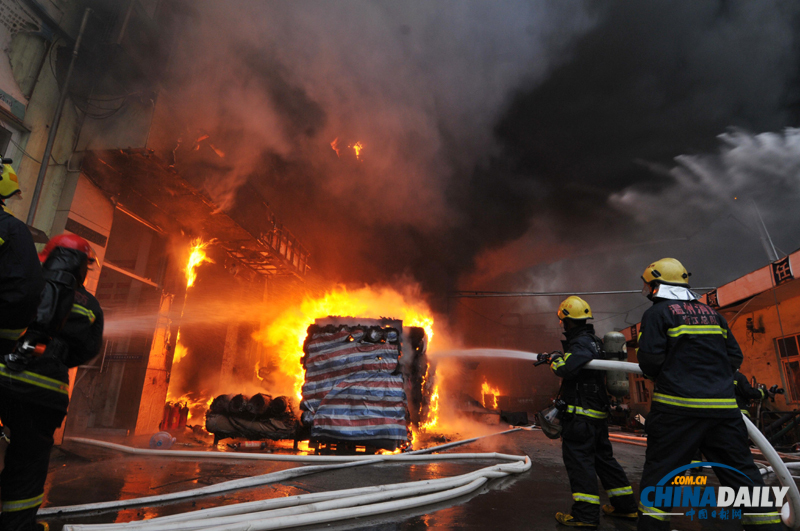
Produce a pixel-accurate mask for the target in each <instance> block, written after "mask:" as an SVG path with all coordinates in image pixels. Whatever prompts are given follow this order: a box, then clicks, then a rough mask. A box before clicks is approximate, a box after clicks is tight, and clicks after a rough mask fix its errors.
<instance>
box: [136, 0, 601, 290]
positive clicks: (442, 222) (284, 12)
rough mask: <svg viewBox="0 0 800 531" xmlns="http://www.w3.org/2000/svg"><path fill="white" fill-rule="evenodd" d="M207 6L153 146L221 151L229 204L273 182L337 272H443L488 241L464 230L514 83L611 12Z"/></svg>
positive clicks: (162, 110)
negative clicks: (475, 177)
mask: <svg viewBox="0 0 800 531" xmlns="http://www.w3.org/2000/svg"><path fill="white" fill-rule="evenodd" d="M191 6H192V7H193V9H194V12H193V14H192V16H190V17H189V19H188V22H187V24H186V27H185V29H184V31H183V32H182V33H181V34H180V36H179V42H178V47H177V51H176V53H175V56H174V57H173V60H172V67H171V72H172V75H171V79H170V80H169V82H168V90H166V91H164V93H163V94H162V96H161V98H162V99H161V101H159V114H160V116H159V117H158V118H157V122H158V125H159V127H158V128H157V129H158V131H157V132H154V135H153V136H152V139H153V141H152V145H153V146H154V147H156V149H157V150H159V151H160V154H161V155H162V156H164V157H165V158H166V159H167V160H172V158H173V157H174V158H175V159H177V161H176V162H177V164H180V162H181V161H180V158H181V156H182V153H181V152H180V151H178V150H175V148H176V145H177V144H178V143H179V142H180V143H181V145H182V146H183V147H185V148H188V149H187V151H189V150H195V149H196V150H199V151H200V152H201V153H206V154H207V157H208V158H207V164H206V167H205V168H204V169H201V170H199V171H203V172H205V175H204V177H205V184H206V188H207V189H208V191H209V193H210V194H211V195H212V196H214V198H215V199H216V200H217V201H218V202H219V203H220V204H221V205H222V207H223V208H224V209H228V210H230V209H235V208H237V200H238V199H237V195H236V191H237V189H238V188H239V187H240V186H242V185H243V184H244V183H249V184H251V185H253V186H254V187H255V188H257V189H258V190H259V191H260V192H261V193H263V194H264V195H265V196H266V197H267V199H268V200H269V202H270V206H271V207H272V209H273V210H274V211H275V212H276V213H277V215H278V216H279V218H280V219H281V220H283V221H284V222H285V223H286V226H287V227H288V228H290V230H292V231H293V232H295V233H296V234H297V235H298V236H299V237H300V239H301V241H302V242H303V243H305V244H306V246H308V247H309V248H310V250H311V251H312V254H313V257H314V258H313V260H314V262H313V264H312V265H313V267H314V269H315V270H316V271H318V272H320V273H322V274H323V275H325V276H328V277H333V278H335V279H336V280H344V281H354V280H358V281H362V282H376V281H385V280H386V279H389V278H392V277H393V276H395V275H402V274H404V273H409V274H411V275H412V276H414V277H416V278H419V279H420V280H422V281H423V282H424V283H425V285H426V288H428V289H430V288H432V286H433V284H434V282H433V280H434V279H440V278H441V279H447V280H448V282H447V284H448V285H452V284H453V282H454V281H455V279H456V277H457V274H458V272H460V271H462V270H464V269H465V267H468V264H469V262H470V259H471V257H470V256H469V255H470V254H471V253H472V251H471V249H472V248H473V247H474V246H476V245H477V246H480V245H482V243H476V244H472V243H469V244H466V245H465V243H464V242H465V241H468V240H470V239H472V238H473V236H472V235H470V234H469V233H468V230H469V228H470V226H471V225H472V221H471V220H470V218H471V217H472V216H473V215H474V213H472V212H467V211H465V205H463V204H462V203H463V199H462V197H463V195H464V194H465V193H466V194H471V193H472V192H471V191H469V190H468V188H470V186H471V184H470V173H471V172H472V171H473V169H474V168H475V167H476V166H480V165H481V164H484V165H485V164H487V161H488V158H489V157H490V156H491V154H492V153H493V152H496V150H497V143H496V139H495V136H494V133H493V127H494V125H495V123H496V122H497V120H498V118H499V117H500V115H501V113H502V112H504V111H505V109H506V108H507V107H508V105H509V103H510V97H511V95H512V94H513V92H514V91H515V90H518V89H520V88H521V87H525V86H535V85H536V84H537V83H539V82H541V81H542V80H543V79H544V78H545V77H546V76H547V74H548V72H550V71H551V70H552V68H553V67H554V66H555V65H558V64H560V63H562V62H563V61H565V60H566V59H567V58H568V57H569V50H570V47H571V45H572V43H573V42H574V40H575V38H576V37H578V36H580V35H582V34H583V33H585V31H587V30H588V29H589V28H590V27H591V26H592V24H593V21H594V15H592V14H591V13H590V12H589V10H588V9H587V8H586V6H585V5H584V3H582V2H579V1H566V2H565V1H548V2H537V3H534V4H531V3H529V2H517V1H514V2H503V3H500V4H487V3H485V2H456V1H446V2H436V3H430V2H404V3H397V2H347V3H325V2H293V3H291V5H287V4H279V3H263V2H258V3H254V2H244V1H234V2H224V3H220V2H213V1H203V2H193V3H191ZM205 135H208V138H203V137H204V136H205ZM198 139H202V140H200V141H198ZM334 140H336V148H337V149H338V154H337V152H336V150H335V149H334V148H333V147H332V145H331V144H332V142H334ZM356 142H360V143H361V144H362V145H363V151H362V152H361V153H360V157H359V158H356V155H355V151H354V150H353V149H352V148H351V147H348V146H353V145H355V143H356ZM210 148H213V149H210ZM173 151H175V153H173ZM219 152H222V153H223V154H224V156H221V155H220V153H219ZM499 206H500V205H496V206H495V208H496V207H499ZM454 236H455V237H456V240H457V241H455V242H454V243H450V241H452V239H453V237H454ZM460 247H465V248H466V250H465V251H464V252H462V251H461V249H460ZM436 262H440V263H438V264H437V263H436ZM442 268H444V269H442Z"/></svg>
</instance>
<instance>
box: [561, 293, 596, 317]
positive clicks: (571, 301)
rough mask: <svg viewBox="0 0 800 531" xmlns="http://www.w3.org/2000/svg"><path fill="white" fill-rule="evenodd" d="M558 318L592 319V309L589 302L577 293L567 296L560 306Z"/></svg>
mask: <svg viewBox="0 0 800 531" xmlns="http://www.w3.org/2000/svg"><path fill="white" fill-rule="evenodd" d="M558 318H559V319H561V320H562V321H563V320H564V319H592V309H591V308H590V307H589V303H588V302H586V301H585V300H583V299H581V298H580V297H576V296H575V295H573V296H571V297H567V298H566V299H564V301H563V302H562V303H561V305H560V306H559V307H558Z"/></svg>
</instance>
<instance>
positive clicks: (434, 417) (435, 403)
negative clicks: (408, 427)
mask: <svg viewBox="0 0 800 531" xmlns="http://www.w3.org/2000/svg"><path fill="white" fill-rule="evenodd" d="M438 424H439V384H436V385H435V386H434V388H433V393H431V402H430V406H429V409H428V420H426V421H425V422H423V423H422V424H420V425H419V429H420V431H431V430H432V429H434V428H435V427H436V426H437V425H438Z"/></svg>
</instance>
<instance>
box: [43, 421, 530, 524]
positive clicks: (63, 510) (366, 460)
mask: <svg viewBox="0 0 800 531" xmlns="http://www.w3.org/2000/svg"><path fill="white" fill-rule="evenodd" d="M519 429H520V428H515V429H512V430H506V431H503V432H499V433H495V434H490V435H486V436H484V437H491V436H493V435H502V434H506V433H511V432H515V431H519ZM481 438H483V437H476V438H473V439H466V440H463V441H457V442H455V443H448V444H444V445H440V446H435V447H432V448H426V449H423V450H417V451H415V452H408V453H406V454H392V455H358V456H333V455H330V456H329V455H276V454H238V453H236V454H234V453H227V452H193V451H180V450H151V449H143V448H132V447H130V446H124V445H121V444H114V443H109V442H105V441H97V440H93V439H82V438H71V437H68V438H66V440H68V441H71V442H78V443H82V444H89V445H93V446H98V447H101V448H107V449H110V450H117V451H120V452H123V453H128V454H134V455H147V456H158V457H171V458H176V457H191V458H206V459H239V460H241V459H256V460H265V461H289V462H323V463H338V464H332V465H316V466H304V467H297V468H292V469H289V470H282V471H280V472H272V473H269V474H263V475H259V476H253V477H249V478H243V479H236V480H232V481H224V482H222V483H217V484H215V485H209V486H206V487H200V488H197V489H190V490H185V491H180V492H173V493H170V494H164V495H158V496H145V497H142V498H132V499H127V500H112V501H107V502H98V503H89V504H82V505H68V506H63V507H47V508H44V509H40V510H39V512H38V514H39V515H40V516H54V515H59V516H60V515H67V514H81V513H99V512H105V511H113V510H118V509H123V508H127V507H133V506H143V505H156V504H164V503H169V502H174V501H179V500H185V499H190V498H197V497H201V496H209V495H215V494H221V493H223V492H229V491H232V490H240V489H245V488H251V487H257V486H260V485H265V484H269V483H275V482H279V481H285V480H287V479H291V478H295V477H299V476H304V475H308V474H314V473H317V472H325V471H329V470H337V469H342V468H350V467H356V466H361V465H370V464H377V463H381V462H398V461H399V462H430V461H457V460H469V459H501V460H508V461H520V460H524V459H527V456H514V455H507V454H500V453H461V454H440V455H427V453H429V452H433V451H437V450H441V449H444V448H451V447H453V446H457V445H460V444H466V443H469V442H473V441H476V440H478V439H481Z"/></svg>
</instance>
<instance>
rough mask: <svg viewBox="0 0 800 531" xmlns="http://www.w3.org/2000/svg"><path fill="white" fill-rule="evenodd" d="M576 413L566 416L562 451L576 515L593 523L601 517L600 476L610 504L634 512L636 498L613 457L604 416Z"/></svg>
mask: <svg viewBox="0 0 800 531" xmlns="http://www.w3.org/2000/svg"><path fill="white" fill-rule="evenodd" d="M581 417H582V416H581V415H574V416H572V417H571V418H568V419H565V420H564V427H563V430H562V432H561V438H562V443H561V451H562V455H563V457H564V466H565V467H566V468H567V475H568V476H569V486H570V489H571V490H572V499H573V500H574V503H573V504H572V510H571V512H570V514H572V516H573V518H575V519H576V520H580V521H581V522H586V523H590V524H596V523H598V522H599V521H600V496H599V488H598V486H597V477H598V476H600V481H601V482H602V484H603V488H604V489H605V491H606V494H608V498H609V500H610V502H611V505H613V506H614V508H615V509H616V510H617V511H618V512H621V513H635V512H636V501H635V499H634V496H633V490H632V489H631V484H630V482H629V481H628V477H627V476H626V475H625V471H624V470H623V469H622V467H621V466H620V465H619V463H618V462H617V460H616V459H614V451H613V449H612V447H611V442H610V441H609V440H608V425H607V424H606V422H605V420H603V421H597V420H586V419H583V418H581Z"/></svg>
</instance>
